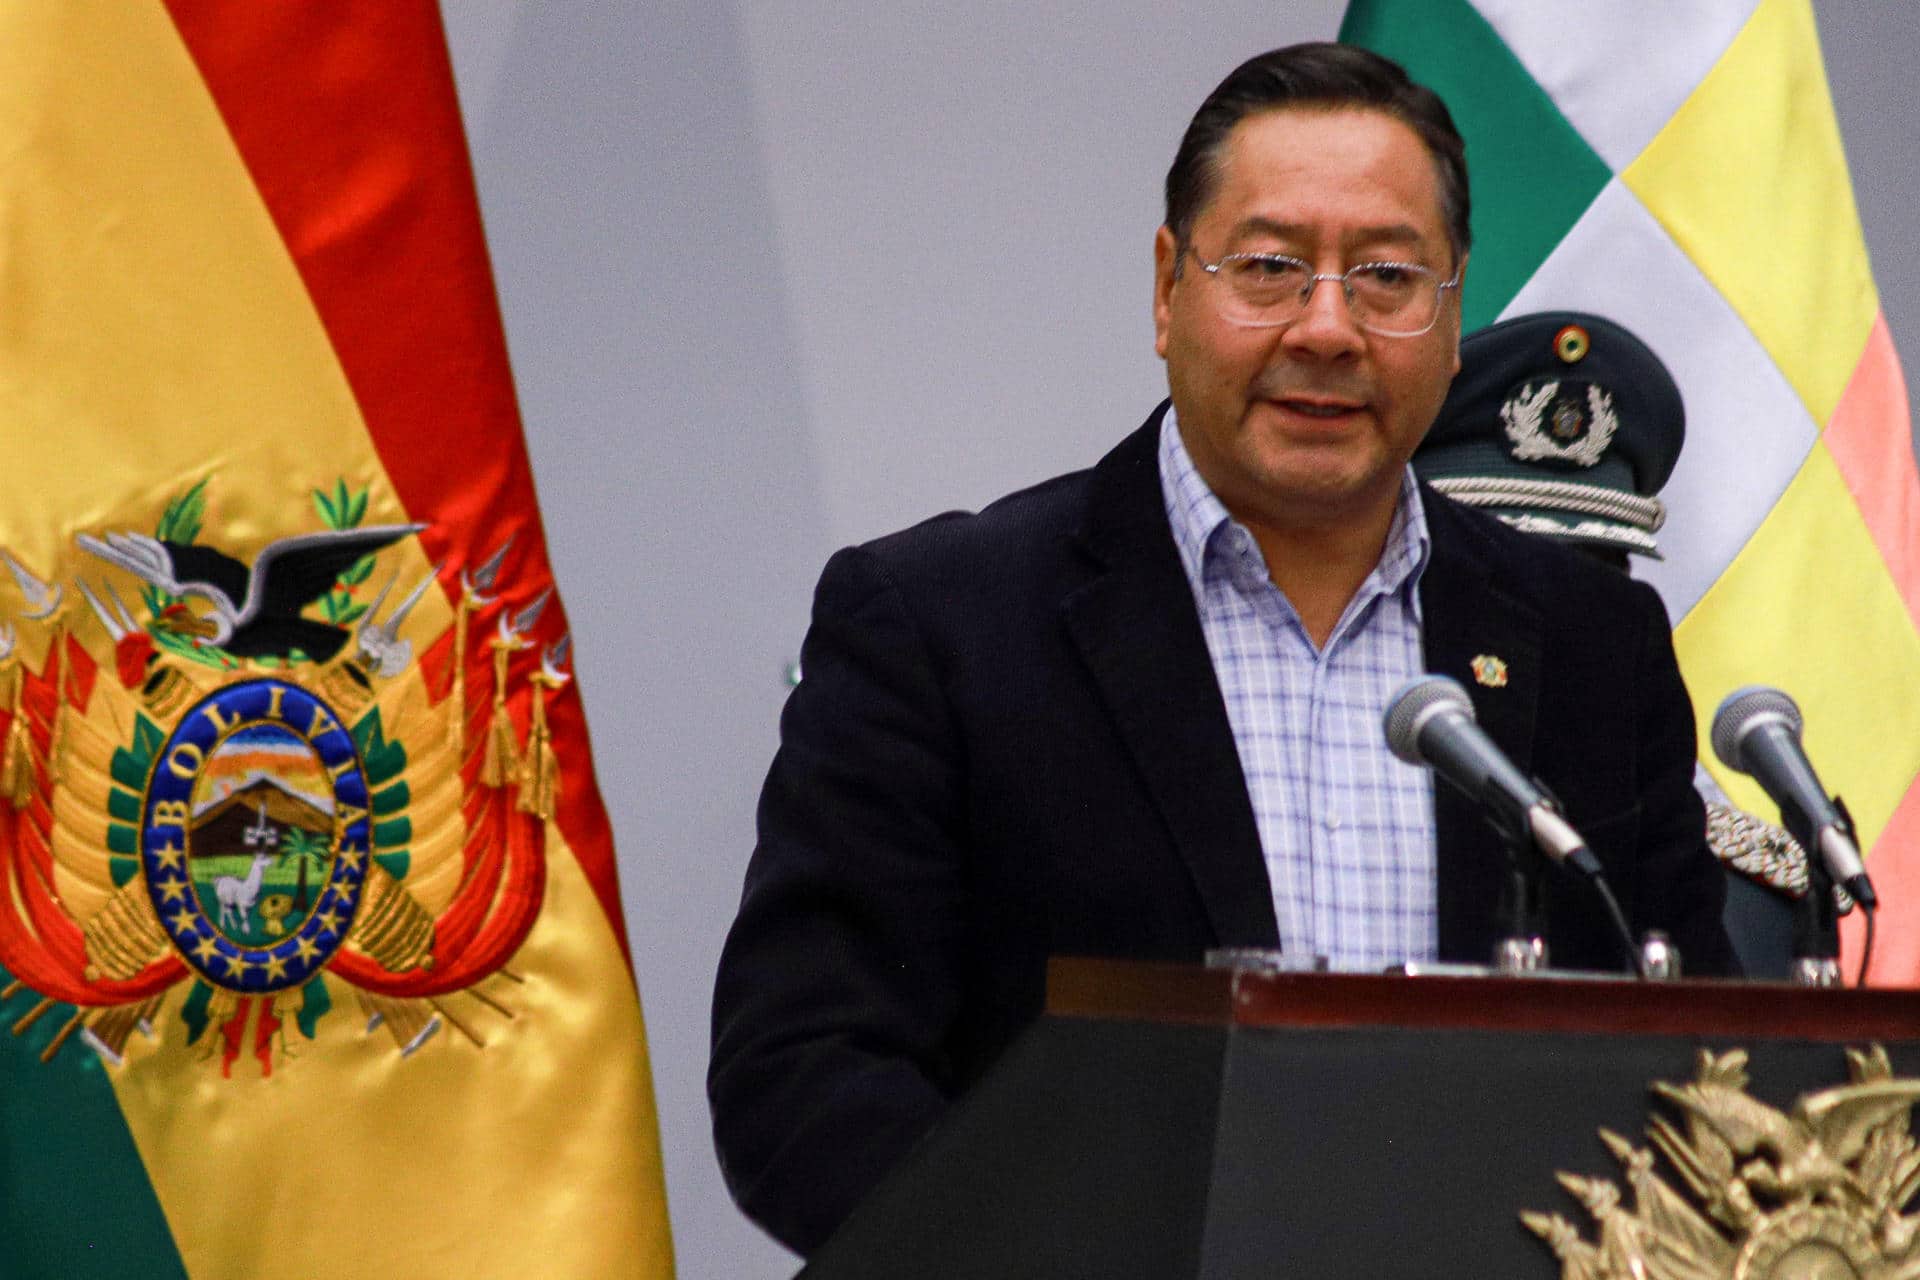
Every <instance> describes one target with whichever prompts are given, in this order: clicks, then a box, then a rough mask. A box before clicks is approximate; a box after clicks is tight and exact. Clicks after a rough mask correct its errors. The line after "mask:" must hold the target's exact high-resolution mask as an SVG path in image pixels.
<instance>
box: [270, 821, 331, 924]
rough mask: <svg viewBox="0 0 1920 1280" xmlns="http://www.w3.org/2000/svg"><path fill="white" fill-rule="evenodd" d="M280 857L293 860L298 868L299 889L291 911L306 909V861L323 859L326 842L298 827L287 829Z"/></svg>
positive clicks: (322, 838)
mask: <svg viewBox="0 0 1920 1280" xmlns="http://www.w3.org/2000/svg"><path fill="white" fill-rule="evenodd" d="M280 852H281V856H283V857H289V858H293V859H295V862H296V865H297V866H298V867H299V868H300V887H299V889H298V890H297V891H296V892H295V893H294V896H293V909H294V910H295V911H305V910H306V909H307V861H308V859H316V860H317V859H323V858H325V856H326V853H327V842H326V839H325V838H324V837H322V836H318V835H315V834H314V833H313V832H311V831H306V830H303V829H301V828H299V827H289V828H287V836H286V841H285V843H283V844H282V845H281V846H280Z"/></svg>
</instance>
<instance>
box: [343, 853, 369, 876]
mask: <svg viewBox="0 0 1920 1280" xmlns="http://www.w3.org/2000/svg"><path fill="white" fill-rule="evenodd" d="M366 856H367V855H366V854H364V853H362V852H361V851H360V850H358V849H342V850H341V851H340V861H341V863H342V864H343V865H344V866H346V868H347V869H348V870H350V871H358V870H359V869H360V864H361V862H363V861H364V860H365V859H366Z"/></svg>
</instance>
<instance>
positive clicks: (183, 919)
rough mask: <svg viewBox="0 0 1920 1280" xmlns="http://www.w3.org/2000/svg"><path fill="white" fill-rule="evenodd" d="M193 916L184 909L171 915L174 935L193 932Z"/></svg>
mask: <svg viewBox="0 0 1920 1280" xmlns="http://www.w3.org/2000/svg"><path fill="white" fill-rule="evenodd" d="M193 921H194V914H193V912H191V911H188V910H187V909H186V908H185V907H182V908H181V909H180V910H178V911H176V912H174V913H173V931H174V932H175V933H192V932H193Z"/></svg>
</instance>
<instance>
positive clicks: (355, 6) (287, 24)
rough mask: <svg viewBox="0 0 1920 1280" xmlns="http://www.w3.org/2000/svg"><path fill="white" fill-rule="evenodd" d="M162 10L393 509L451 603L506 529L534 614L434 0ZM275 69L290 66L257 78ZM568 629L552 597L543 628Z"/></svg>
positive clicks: (504, 375)
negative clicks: (416, 536)
mask: <svg viewBox="0 0 1920 1280" xmlns="http://www.w3.org/2000/svg"><path fill="white" fill-rule="evenodd" d="M167 8H168V11H169V13H170V14H171V15H172V17H173V21H174V25H175V26H176V27H177V28H178V30H179V31H180V34H181V36H182V38H183V39H184V41H185V43H186V45H187V48H188V50H189V51H190V53H191V54H192V56H193V59H194V62H195V64H196V65H197V66H198V67H199V70H200V74H201V76H202V78H203V79H204V80H205V81H206V83H207V87H208V89H209V91H210V92H211V94H212V96H213V99H214V102H215V103H216V104H217V105H218V107H219V109H220V112H221V115H222V118H223V119H224V120H225V121H226V124H227V128H228V130H229V131H230V132H231V133H232V135H233V139H234V142H235V144H236V146H237V147H238V149H239V152H240V155H241V157H242V159H243V160H244V161H245V163H246V165H247V169H248V171H249V173H250V174H251V175H252V177H253V181H254V184H255V185H256V186H257V187H258V189H259V191H260V195H261V198H262V200H263V202H264V203H265V205H266V208H267V210H268V212H269V213H270V214H271V216H272V217H273V220H274V223H275V225H276V226H277V227H278V228H279V230H280V234H281V236H282V238H283V239H284V240H285V241H286V244H287V246H288V249H289V251H290V253H291V255H292V257H293V261H294V264H295V266H296V267H297V268H298V270H299V272H300V276H301V278H302V280H303V281H304V282H305V284H306V286H307V289H308V291H309V293H310V294H311V295H312V298H313V301H314V305H315V308H316V309H317V311H318V312H319V315H320V319H321V322H322V323H323V324H324V325H325V327H326V331H327V335H328V337H329V339H330V340H331V342H332V344H333V349H334V351H335V353H336V355H337V356H338V358H339V360H340V363H341V367H342V368H343V370H344V371H345V374H346V378H347V381H348V384H349V385H350V386H351V387H352V389H353V393H354V396H355V399H356V400H357V402H358V404H359V406H360V411H361V413H362V415H363V417H364V418H365V420H366V423H367V428H368V430H369V431H370V432H371V434H372V436H373V441H374V446H375V448H376V449H377V450H378V452H379V454H380V458H381V461H382V463H383V464H384V465H385V466H386V469H387V474H388V476H389V477H390V478H391V479H392V481H393V484H394V487H395V489H396V490H397V493H398V497H399V499H400V502H401V504H402V505H403V506H404V507H405V508H406V510H407V511H408V512H409V513H410V514H413V515H417V516H421V517H423V518H426V519H429V520H431V521H432V522H433V527H432V528H431V529H430V530H428V531H426V532H425V533H422V534H421V535H420V538H421V542H422V543H423V545H424V546H425V549H426V552H427V555H428V557H429V558H430V559H432V560H434V561H436V562H440V563H441V564H442V566H443V567H442V571H441V572H442V581H443V582H445V583H446V584H447V586H448V591H449V594H450V595H454V596H456V597H457V593H458V590H459V586H458V580H459V574H460V572H461V570H463V569H465V568H467V567H469V566H470V565H472V564H476V563H478V562H479V561H481V560H484V559H485V558H486V557H487V556H488V555H490V554H491V553H492V552H494V551H496V550H497V549H498V548H499V547H500V546H501V545H502V544H503V543H504V542H505V541H506V540H507V539H508V538H509V537H512V538H513V550H512V553H511V554H510V555H509V557H508V561H507V563H506V565H505V567H504V570H503V577H502V583H503V585H505V586H507V588H508V591H509V594H510V600H509V603H513V604H525V603H527V602H529V601H530V600H531V598H532V597H533V596H534V595H536V594H537V593H538V592H539V591H540V590H541V589H543V588H544V586H545V585H546V583H547V582H548V581H550V577H551V570H550V568H549V566H548V563H547V555H546V542H545V536H544V534H543V532H542V530H541V526H540V520H539V514H538V509H537V507H536V505H535V502H536V499H535V494H534V487H533V475H532V472H531V470H530V469H529V467H528V463H527V456H526V449H525V445H524V442H523V440H522V437H521V428H520V417H519V409H518V406H517V404H516V402H515V399H514V394H513V384H512V378H511V373H510V369H509V365H508V360H507V348H506V336H505V332H504V330H503V328H502V325H501V322H500V317H499V309H498V304H497V300H496V297H495V293H494V287H493V274H492V268H491V266H490V264H489V261H488V258H487V248H486V240H485V237H484V234H483V232H482V229H481V224H480V215H479V204H478V200H477V198H476V195H475V190H474V182H473V172H472V168H471V166H470V164H469V163H468V160H467V153H466V146H465V132H464V130H463V128H462V126H461V122H460V114H459V104H458V103H457V102H456V101H455V99H454V97H453V94H452V92H451V85H452V83H453V80H452V69H451V63H450V60H449V58H448V56H447V51H446V39H445V35H444V33H443V31H442V30H441V27H440V15H439V11H438V9H437V8H436V7H435V6H434V5H433V4H432V3H431V2H430V0H353V2H351V3H347V2H346V0H326V2H324V3H323V2H320V0H309V2H307V3H304V4H295V3H285V4H278V5H273V6H267V7H265V8H262V7H261V6H258V5H256V4H254V3H251V0H192V3H188V2H187V0H167ZM343 8H344V9H348V10H350V13H347V14H343V13H342V9H343ZM272 66H285V67H289V68H297V73H294V74H289V75H287V76H284V77H279V76H271V75H266V74H263V73H262V68H266V67H272ZM448 140H452V142H453V145H445V144H446V143H447V142H448ZM396 246H403V247H402V248H400V249H399V251H397V252H396ZM564 629H565V622H564V614H562V613H561V611H560V609H559V606H558V603H557V602H555V603H553V604H550V605H549V606H548V612H547V616H546V618H545V619H543V626H542V627H541V635H542V636H544V637H545V638H546V639H548V640H553V639H557V638H558V637H559V636H560V635H561V634H562V632H563V631H564ZM549 716H550V721H549V723H550V725H551V728H552V732H553V735H554V739H555V746H556V750H557V751H558V754H559V756H560V758H561V760H562V761H563V762H565V764H566V765H567V766H569V767H570V768H571V769H572V770H573V773H572V776H570V777H568V778H567V785H565V786H563V787H562V789H561V796H560V802H559V807H558V812H557V814H556V818H557V821H558V824H559V827H560V830H561V833H562V834H563V835H564V836H565V838H566V840H567V843H568V844H569V845H570V846H571V847H572V849H573V852H574V855H575V857H576V858H578V860H579V862H580V864H581V867H582V869H583V870H584V872H585V873H586V876H587V878H588V880H589V882H590V883H591V884H592V885H593V889H594V892H595V894H596V895H597V896H598V898H599V900H600V904H601V907H602V909H603V910H604V911H605V912H606V915H607V919H608V922H609V923H610V924H611V925H612V927H613V930H614V933H615V936H616V937H617V938H618V940H619V943H620V946H621V948H622V951H623V952H625V950H626V946H627V943H626V930H625V923H624V920H623V917H622V915H621V911H620V900H619V889H618V884H617V879H616V873H615V866H614V859H613V840H612V833H611V830H610V829H609V826H608V823H607V817H606V811H605V808H604V806H603V805H602V803H601V801H600V797H599V795H598V794H597V792H595V790H594V789H593V788H592V787H591V786H590V785H588V783H589V781H590V778H591V775H590V773H588V772H587V771H586V766H587V762H588V761H589V759H590V752H589V748H588V742H587V734H586V722H585V718H584V717H583V716H582V715H581V714H580V708H579V695H578V691H577V688H576V687H575V685H573V684H569V685H568V686H567V687H566V688H565V689H564V690H562V691H560V692H559V693H557V694H556V695H555V696H554V699H553V703H552V705H551V706H550V708H549ZM630 963H631V961H630V960H629V964H630Z"/></svg>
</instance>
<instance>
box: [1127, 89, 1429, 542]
mask: <svg viewBox="0 0 1920 1280" xmlns="http://www.w3.org/2000/svg"><path fill="white" fill-rule="evenodd" d="M1219 177H1220V182H1219V189H1218V190H1217V191H1216V192H1215V194H1214V197H1213V199H1212V201H1211V202H1209V203H1208V205H1207V206H1206V207H1205V208H1204V209H1203V210H1202V211H1201V212H1200V215H1199V217H1198V218H1196V219H1195V222H1194V226H1193V234H1192V248H1193V249H1194V251H1196V252H1197V253H1198V254H1199V255H1200V256H1201V257H1203V258H1205V259H1207V260H1208V261H1209V262H1216V261H1218V260H1219V259H1220V258H1222V257H1224V256H1225V255H1227V254H1230V253H1255V252H1275V253H1285V254H1289V255H1291V256H1293V257H1296V258H1300V259H1302V260H1304V261H1306V262H1308V263H1310V264H1312V266H1313V269H1314V270H1315V271H1316V272H1325V273H1328V274H1334V273H1338V272H1342V271H1345V270H1346V269H1347V268H1348V267H1350V266H1353V265H1355V264H1356V263H1362V262H1378V261H1394V262H1414V263H1418V264H1420V265H1422V266H1426V267H1430V268H1432V269H1433V270H1434V271H1437V272H1438V273H1439V274H1440V276H1441V277H1442V278H1443V279H1444V278H1447V277H1450V276H1452V275H1453V272H1454V268H1455V265H1456V264H1455V263H1454V261H1453V256H1452V250H1451V248H1450V246H1449V244H1448V240H1447V234H1446V226H1445V222H1444V219H1443V217H1442V214H1441V211H1440V198H1439V186H1438V180H1437V177H1436V175H1435V172H1434V165H1433V159H1432V156H1431V154H1430V153H1429V152H1428V151H1427V148H1426V145H1425V144H1424V143H1422V142H1421V141H1420V138H1419V136H1418V135H1417V134H1415V133H1414V132H1413V131H1412V130H1411V129H1409V128H1408V127H1407V126H1406V125H1404V124H1402V123H1400V121H1398V120H1396V119H1394V118H1393V117H1392V116H1389V115H1385V114H1382V113H1379V112H1375V111H1367V110H1348V109H1340V110H1332V111H1326V110H1303V109H1282V110H1277V111H1269V112H1265V113H1263V114H1259V115H1254V116H1249V117H1248V118H1246V119H1244V120H1242V121H1241V122H1240V123H1239V124H1238V125H1236V126H1235V127H1234V130H1233V132H1232V133H1231V134H1230V135H1228V140H1227V145H1226V149H1225V152H1224V164H1223V165H1222V168H1221V172H1220V175H1219ZM1176 255H1177V250H1176V248H1175V246H1174V241H1173V234H1172V232H1171V231H1169V230H1168V229H1167V228H1165V227H1162V228H1161V229H1160V232H1159V235H1158V237H1157V238H1156V239H1155V242H1154V268H1155V283H1154V307H1153V317H1154V329H1155V335H1156V336H1155V344H1154V345H1155V349H1156V350H1157V351H1159V353H1160V354H1161V356H1163V357H1164V358H1165V359H1166V362H1167V382H1168V385H1169V386H1170V388H1171V390H1172V395H1173V404H1174V408H1175V410H1176V411H1177V412H1178V414H1179V423H1180V434H1181V438H1182V440H1183V441H1184V442H1185V444H1186V446H1187V451H1188V452H1189V453H1190V454H1191V455H1192V457H1193V460H1194V465H1195V466H1197V467H1198V468H1199V470H1200V474H1201V475H1202V476H1203V477H1204V478H1205V479H1206V481H1207V483H1208V484H1209V485H1210V486H1211V487H1212V489H1213V491H1214V492H1215V493H1216V494H1217V495H1218V496H1219V498H1220V500H1221V502H1222V503H1223V504H1224V505H1225V506H1226V508H1227V509H1228V510H1229V511H1230V512H1232V513H1233V514H1234V515H1235V516H1236V517H1238V518H1240V519H1242V520H1245V521H1248V522H1250V523H1255V524H1262V525H1269V526H1274V527H1280V528H1287V527H1293V528H1331V527H1339V526H1351V527H1356V528H1358V527H1365V526H1367V525H1368V524H1369V523H1370V522H1374V521H1384V520H1385V519H1386V518H1387V513H1388V512H1390V511H1391V509H1392V506H1393V504H1394V502H1395V500H1396V499H1397V497H1398V494H1399V486H1400V477H1401V474H1402V468H1403V467H1404V466H1405V464H1406V461H1407V458H1408V457H1409V456H1411V455H1412V453H1413V450H1414V446H1416V445H1418V444H1419V443H1420V438H1421V436H1423V435H1424V434H1426V430H1427V428H1428V427H1429V426H1430V425H1432V423H1433V418H1434V415H1435V414H1436V413H1438V412H1439V410H1440V404H1441V401H1442V400H1443V399H1445V397H1446V392H1447V384H1448V383H1449V382H1451V381H1452V379H1453V375H1454V374H1455V373H1456V372H1458V371H1459V368H1460V354H1459V349H1460V319H1459V315H1460V313H1459V304H1458V291H1457V290H1451V289H1450V290H1446V291H1444V292H1443V293H1442V295H1441V297H1442V301H1441V305H1440V318H1439V320H1438V321H1437V322H1436V323H1435V324H1434V326H1433V328H1432V329H1430V330H1428V331H1427V332H1426V333H1424V334H1420V335H1419V336H1417V337H1410V338H1408V337H1399V338H1390V337H1382V336H1380V335H1379V334H1374V333H1369V332H1367V331H1366V330H1364V329H1362V328H1360V327H1359V326H1358V325H1356V324H1355V323H1354V321H1353V317H1352V316H1351V315H1350V314H1349V313H1348V311H1347V303H1346V299H1345V297H1344V296H1343V294H1342V291H1341V288H1340V286H1339V284H1338V283H1337V282H1334V281H1325V282H1323V283H1321V284H1318V285H1316V286H1315V288H1314V291H1313V294H1312V297H1311V298H1310V299H1309V300H1308V303H1307V307H1306V310H1305V311H1304V312H1303V313H1302V314H1301V316H1300V318H1299V319H1297V320H1295V321H1293V322H1292V323H1291V324H1289V325H1287V326H1284V327H1281V328H1250V327H1247V326H1244V325H1241V324H1236V323H1235V322H1233V321H1232V320H1229V319H1227V318H1226V317H1225V313H1224V311H1223V309H1222V305H1221V304H1222V302H1223V299H1222V297H1221V293H1222V292H1223V291H1224V290H1226V289H1227V287H1228V286H1227V284H1226V282H1225V281H1224V280H1217V279H1215V278H1214V277H1212V276H1210V275H1208V274H1207V273H1206V272H1205V271H1203V270H1202V269H1201V268H1200V266H1199V264H1197V263H1196V262H1194V261H1193V258H1192V255H1191V254H1190V255H1188V258H1187V261H1186V263H1185V264H1184V266H1183V268H1182V270H1181V272H1180V275H1179V278H1178V279H1176V278H1175V277H1174V266H1175V262H1176ZM1382 527H1384V526H1382Z"/></svg>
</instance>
